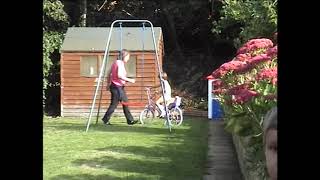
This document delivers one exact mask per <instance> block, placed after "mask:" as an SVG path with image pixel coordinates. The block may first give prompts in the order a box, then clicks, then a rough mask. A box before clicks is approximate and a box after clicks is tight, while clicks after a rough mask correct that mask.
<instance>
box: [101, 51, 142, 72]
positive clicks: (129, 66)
mask: <svg viewBox="0 0 320 180" xmlns="http://www.w3.org/2000/svg"><path fill="white" fill-rule="evenodd" d="M116 58H117V56H110V57H109V59H108V63H107V69H106V70H107V71H106V72H109V71H110V69H111V65H112V63H113V62H114V61H115V60H116ZM102 60H103V57H101V63H100V64H101V65H102ZM136 62H137V56H135V55H131V56H130V60H129V61H128V62H127V63H126V64H125V68H126V70H127V77H136V72H137V68H136V67H137V64H136ZM106 76H108V74H106Z"/></svg>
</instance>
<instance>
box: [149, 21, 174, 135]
mask: <svg viewBox="0 0 320 180" xmlns="http://www.w3.org/2000/svg"><path fill="white" fill-rule="evenodd" d="M150 25H151V31H152V37H153V38H152V40H153V45H154V48H155V52H156V62H157V66H158V72H159V78H160V85H161V89H162V97H163V102H164V107H165V108H164V110H165V111H166V121H167V125H168V126H169V131H170V132H171V122H170V121H169V113H168V108H167V101H166V98H164V84H163V79H162V71H161V69H160V63H159V56H158V49H157V46H156V40H155V35H154V30H153V25H152V23H151V22H150Z"/></svg>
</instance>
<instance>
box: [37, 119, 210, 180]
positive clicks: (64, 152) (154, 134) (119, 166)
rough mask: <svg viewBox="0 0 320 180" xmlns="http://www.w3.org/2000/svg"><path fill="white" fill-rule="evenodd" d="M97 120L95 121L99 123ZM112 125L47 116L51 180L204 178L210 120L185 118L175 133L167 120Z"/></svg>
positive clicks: (46, 171) (47, 174)
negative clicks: (168, 125)
mask: <svg viewBox="0 0 320 180" xmlns="http://www.w3.org/2000/svg"><path fill="white" fill-rule="evenodd" d="M93 121H95V120H93ZM110 122H111V123H113V125H112V126H108V127H105V126H103V124H102V122H101V121H100V122H99V123H98V124H97V125H96V124H94V123H92V125H91V126H90V129H89V131H88V133H85V123H86V119H83V118H47V117H45V118H44V123H43V124H44V157H43V160H44V162H43V163H44V164H43V167H44V170H43V174H44V179H45V180H60V179H61V180H62V179H63V180H66V179H67V180H119V179H130V180H156V179H157V180H158V179H162V180H197V179H199V180H200V179H202V178H203V173H204V168H205V160H206V153H207V132H208V130H207V128H208V122H207V121H206V120H202V119H198V118H190V117H185V121H184V122H183V124H182V125H181V126H179V127H175V128H174V129H173V130H172V132H171V133H170V132H169V130H168V128H166V127H165V126H163V121H161V120H159V121H157V122H156V123H154V124H152V125H149V126H145V125H141V124H136V125H134V126H128V125H127V124H126V123H125V122H126V121H125V119H123V118H119V117H118V118H113V119H111V121H110Z"/></svg>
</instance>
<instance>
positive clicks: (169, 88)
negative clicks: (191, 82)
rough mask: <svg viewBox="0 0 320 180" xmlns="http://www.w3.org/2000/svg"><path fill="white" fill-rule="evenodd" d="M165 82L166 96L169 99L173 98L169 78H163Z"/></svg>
mask: <svg viewBox="0 0 320 180" xmlns="http://www.w3.org/2000/svg"><path fill="white" fill-rule="evenodd" d="M163 84H164V98H165V99H166V100H169V99H170V98H171V86H170V84H169V82H168V81H167V80H163Z"/></svg>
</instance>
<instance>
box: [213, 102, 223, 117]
mask: <svg viewBox="0 0 320 180" xmlns="http://www.w3.org/2000/svg"><path fill="white" fill-rule="evenodd" d="M222 117H223V111H222V108H221V105H220V103H219V101H218V100H216V99H212V119H213V120H215V119H220V118H222Z"/></svg>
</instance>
